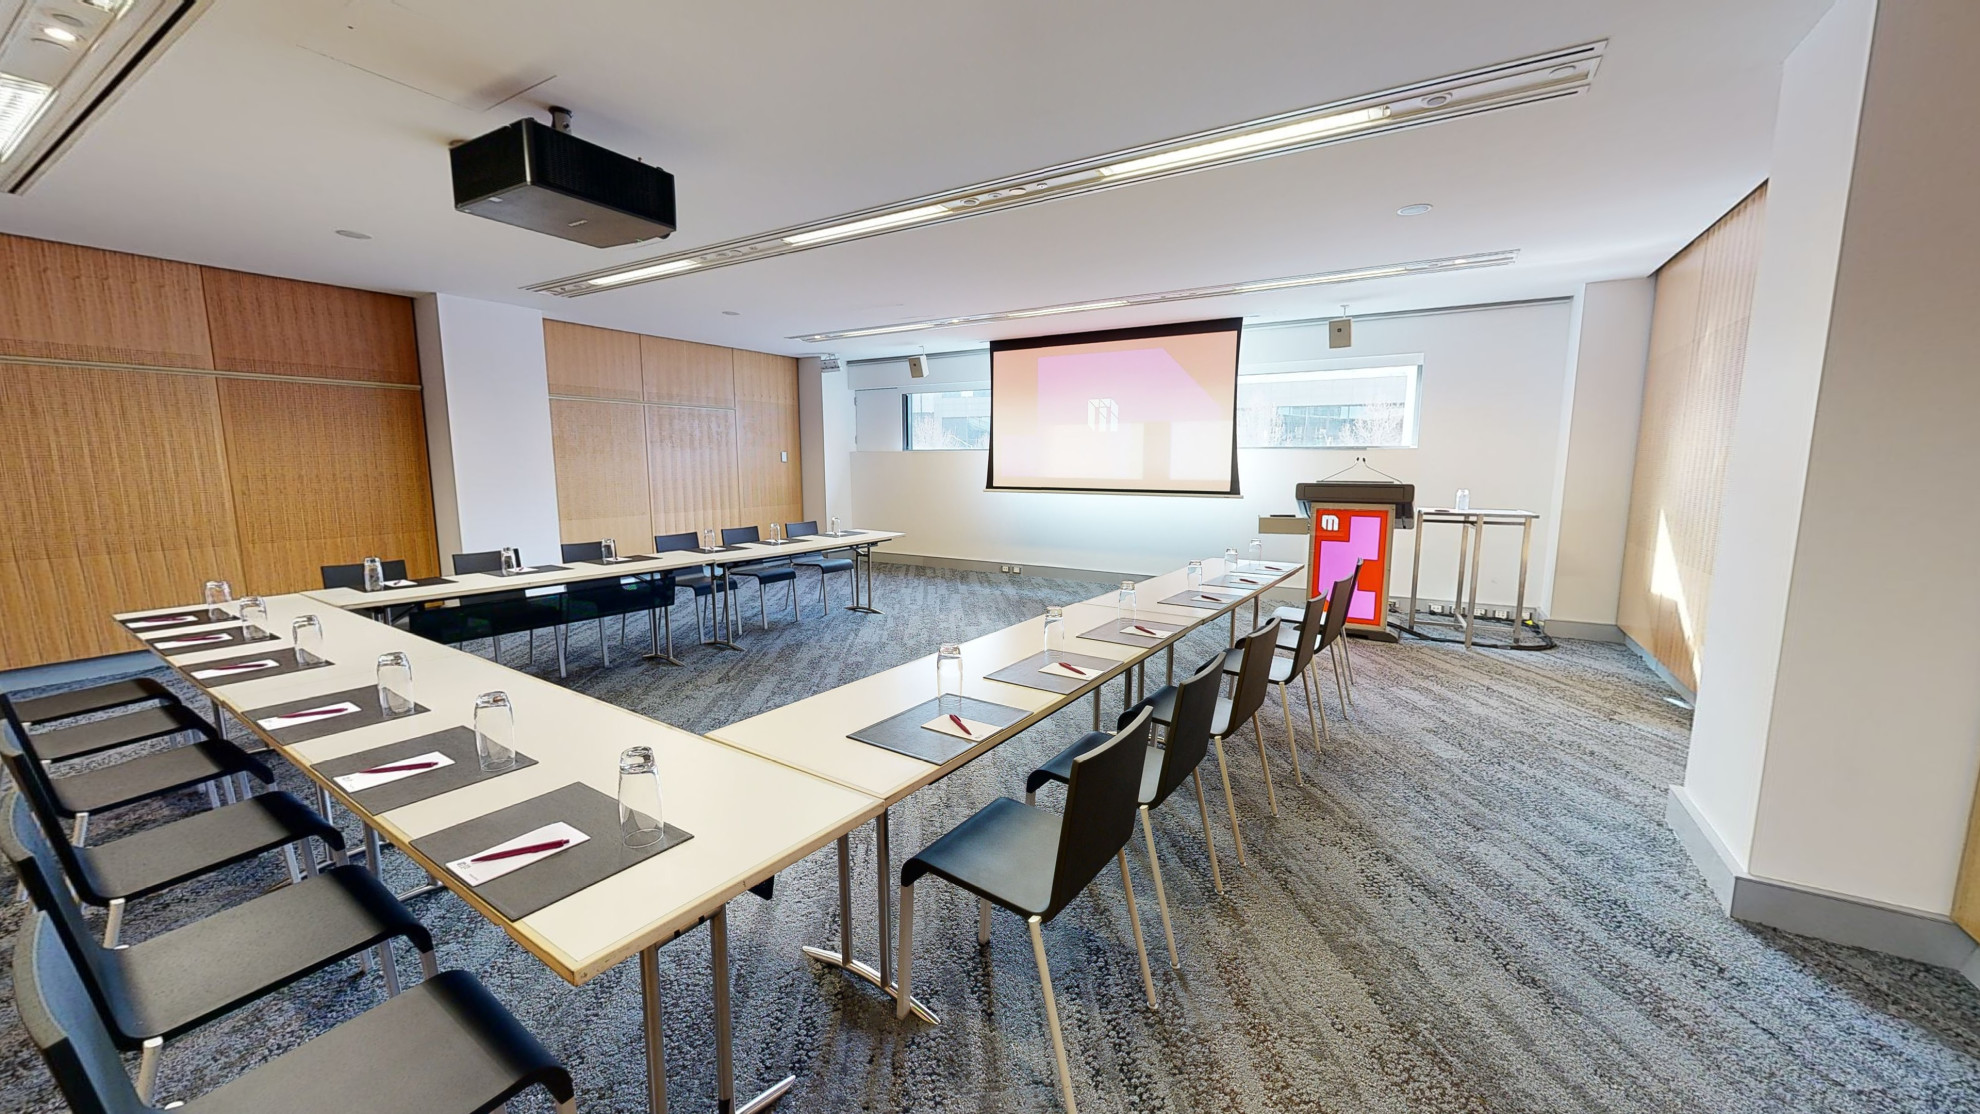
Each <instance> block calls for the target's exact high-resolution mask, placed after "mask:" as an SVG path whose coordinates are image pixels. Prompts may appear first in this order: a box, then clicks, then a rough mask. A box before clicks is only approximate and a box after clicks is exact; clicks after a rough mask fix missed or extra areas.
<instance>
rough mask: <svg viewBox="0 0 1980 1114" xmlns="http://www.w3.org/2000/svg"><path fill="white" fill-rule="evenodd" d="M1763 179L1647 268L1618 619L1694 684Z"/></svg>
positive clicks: (1742, 357) (1747, 317)
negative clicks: (1639, 403) (1647, 313)
mask: <svg viewBox="0 0 1980 1114" xmlns="http://www.w3.org/2000/svg"><path fill="white" fill-rule="evenodd" d="M1765 206H1766V188H1765V187H1764V186H1763V187H1761V188H1760V189H1759V190H1756V191H1754V193H1753V194H1752V195H1751V196H1749V197H1747V198H1746V200H1744V201H1742V202H1740V203H1739V205H1738V206H1736V207H1734V209H1733V210H1732V211H1731V212H1729V213H1727V214H1726V215H1725V216H1724V217H1723V218H1721V219H1720V220H1719V222H1718V223H1717V224H1714V225H1713V226H1712V227H1711V228H1709V229H1707V230H1706V232H1705V233H1704V234H1703V235H1701V236H1700V237H1699V238H1698V239H1697V240H1695V241H1693V242H1692V243H1691V245H1690V246H1689V247H1687V248H1685V249H1684V250H1683V251H1682V252H1679V253H1678V254H1677V255H1676V256H1675V257H1673V258H1672V259H1671V261H1670V262H1669V263H1666V264H1665V265H1664V267H1663V269H1662V270H1660V271H1658V272H1657V302H1656V309H1655V311H1654V314H1653V316H1652V319H1651V329H1650V355H1649V368H1648V371H1647V374H1646V377H1645V380H1644V393H1643V423H1642V427H1641V432H1640V434H1639V435H1638V440H1637V449H1636V473H1635V478H1634V480H1633V482H1632V488H1631V492H1630V515H1629V534H1628V540H1627V542H1626V543H1625V548H1624V553H1623V583H1622V598H1621V601H1620V607H1619V609H1618V610H1619V615H1618V623H1619V625H1620V626H1621V627H1622V629H1623V631H1624V632H1625V633H1627V634H1628V635H1629V636H1630V637H1631V638H1633V639H1635V640H1636V641H1637V643H1638V644H1639V645H1641V646H1643V647H1644V648H1645V649H1647V650H1649V651H1650V653H1651V655H1652V656H1654V657H1655V658H1656V659H1657V660H1658V661H1659V662H1660V663H1662V664H1663V666H1664V668H1666V669H1668V670H1670V671H1671V674H1672V675H1673V676H1675V677H1676V678H1677V679H1678V681H1679V682H1681V683H1682V684H1684V685H1685V686H1686V687H1687V688H1691V689H1694V690H1695V689H1696V688H1697V685H1698V665H1699V661H1700V660H1701V654H1702V652H1703V649H1704V645H1705V635H1706V631H1705V605H1706V602H1707V597H1708V596H1709V595H1710V594H1711V584H1712V564H1713V558H1714V556H1715V555H1716V553H1717V548H1718V530H1719V508H1720V503H1721V499H1722V496H1723V494H1724V490H1725V464H1726V455H1727V452H1728V451H1729V449H1730V447H1731V443H1732V433H1733V423H1734V421H1735V419H1736V418H1737V416H1738V413H1739V390H1740V383H1741V381H1742V379H1743V378H1744V375H1745V369H1746V336H1747V330H1748V327H1749V325H1750V324H1751V321H1752V314H1753V285H1754V279H1755V277H1756V275H1757V273H1758V270H1759V264H1760V249H1761V217H1762V214H1763V212H1764V210H1765Z"/></svg>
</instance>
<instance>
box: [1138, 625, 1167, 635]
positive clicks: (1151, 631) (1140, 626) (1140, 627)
mask: <svg viewBox="0 0 1980 1114" xmlns="http://www.w3.org/2000/svg"><path fill="white" fill-rule="evenodd" d="M1134 629H1135V630H1138V631H1140V632H1141V633H1143V634H1145V635H1147V636H1148V637H1150V638H1160V637H1162V632H1161V631H1153V630H1149V629H1148V628H1147V627H1144V626H1142V625H1141V624H1140V623H1136V624H1134Z"/></svg>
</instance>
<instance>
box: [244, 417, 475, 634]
mask: <svg viewBox="0 0 1980 1114" xmlns="http://www.w3.org/2000/svg"><path fill="white" fill-rule="evenodd" d="M220 405H221V415H222V422H223V428H224V430H225V432H226V437H227V458H228V469H229V473H230V475H231V477H232V480H233V488H234V499H235V502H234V509H235V516H236V522H237V523H238V534H239V536H240V544H241V564H242V575H243V577H244V579H245V583H246V587H247V590H249V591H253V592H255V593H258V594H261V595H268V594H272V593H276V592H296V591H301V590H303V589H307V588H320V587H322V583H323V582H322V577H321V573H320V570H321V566H323V565H333V564H351V563H353V562H356V561H361V560H363V559H364V558H366V557H384V558H403V559H404V560H405V562H406V572H407V574H408V575H410V576H435V575H438V574H439V571H440V568H439V561H438V559H437V557H436V554H435V546H436V543H435V541H434V534H433V488H432V482H431V480H430V479H429V478H428V475H427V467H426V426H425V416H424V414H423V412H422V409H421V406H420V397H419V395H418V394H417V393H416V392H413V391H381V390H377V389H375V388H369V387H338V386H330V385H326V384H320V383H280V382H274V381H271V380H258V379H227V380H222V381H221V383H220ZM299 415H307V420H306V421H299V420H298V416H299Z"/></svg>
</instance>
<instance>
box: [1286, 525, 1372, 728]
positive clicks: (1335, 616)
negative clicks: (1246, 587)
mask: <svg viewBox="0 0 1980 1114" xmlns="http://www.w3.org/2000/svg"><path fill="white" fill-rule="evenodd" d="M1361 565H1362V563H1361V562H1360V561H1356V562H1355V563H1354V571H1353V572H1350V573H1349V574H1348V575H1346V576H1344V577H1342V578H1341V579H1339V580H1337V581H1335V582H1334V585H1333V587H1331V588H1329V589H1328V590H1327V598H1328V599H1329V600H1344V601H1346V602H1347V606H1342V607H1339V608H1336V607H1332V606H1329V607H1328V608H1327V614H1326V618H1325V619H1324V620H1323V621H1322V622H1321V624H1320V639H1319V641H1318V642H1316V643H1314V646H1313V652H1314V654H1315V655H1316V656H1317V655H1318V654H1319V653H1320V651H1322V650H1326V651H1327V652H1328V657H1327V660H1328V661H1329V662H1331V663H1333V667H1334V692H1335V694H1336V695H1338V696H1339V697H1340V700H1341V714H1342V715H1347V714H1348V712H1350V711H1352V710H1353V708H1354V662H1353V660H1352V659H1351V658H1350V657H1349V656H1348V643H1347V639H1346V638H1345V637H1343V636H1344V635H1346V634H1347V621H1348V606H1352V605H1353V602H1354V589H1355V585H1356V584H1357V583H1359V582H1360V580H1361ZM1293 610H1294V609H1293V608H1289V607H1281V608H1279V609H1278V610H1277V611H1275V612H1273V614H1274V615H1276V616H1279V617H1280V618H1285V616H1286V613H1287V612H1289V611H1293ZM1290 621H1292V620H1288V622H1290ZM1293 637H1294V636H1293V635H1289V634H1287V633H1285V632H1284V631H1281V632H1280V634H1279V646H1280V647H1281V648H1282V649H1290V648H1291V646H1292V643H1291V641H1290V640H1291V639H1292V638H1293ZM1307 672H1308V678H1307V685H1308V687H1309V690H1310V688H1311V686H1312V684H1313V683H1314V679H1313V676H1312V674H1313V673H1314V672H1316V670H1315V667H1314V666H1313V664H1312V662H1311V661H1310V660H1309V662H1308V663H1307ZM1319 703H1320V731H1321V733H1322V735H1323V736H1325V737H1326V739H1327V741H1328V742H1332V741H1333V733H1332V732H1330V731H1328V729H1327V702H1326V701H1325V700H1321V701H1320V702H1319ZM1308 718H1309V719H1310V718H1311V714H1310V713H1309V715H1308Z"/></svg>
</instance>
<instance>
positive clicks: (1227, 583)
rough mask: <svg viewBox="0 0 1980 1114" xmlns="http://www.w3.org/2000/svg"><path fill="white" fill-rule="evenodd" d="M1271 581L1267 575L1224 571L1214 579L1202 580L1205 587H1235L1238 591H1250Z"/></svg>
mask: <svg viewBox="0 0 1980 1114" xmlns="http://www.w3.org/2000/svg"><path fill="white" fill-rule="evenodd" d="M1271 583H1272V578H1271V577H1269V576H1262V575H1261V576H1246V575H1245V574H1243V573H1241V572H1234V573H1226V574H1225V575H1223V576H1220V577H1218V578H1217V579H1215V580H1206V581H1204V582H1203V586H1204V587H1205V588H1236V589H1237V590H1238V591H1240V592H1250V591H1254V590H1256V589H1259V588H1263V587H1266V586H1267V585H1269V584H1271Z"/></svg>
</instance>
